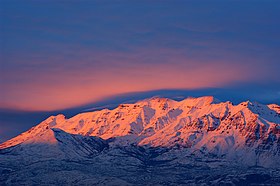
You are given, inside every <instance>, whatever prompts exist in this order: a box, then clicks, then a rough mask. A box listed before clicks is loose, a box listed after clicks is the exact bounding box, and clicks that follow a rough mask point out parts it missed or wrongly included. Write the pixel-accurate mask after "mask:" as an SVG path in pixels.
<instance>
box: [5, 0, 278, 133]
mask: <svg viewBox="0 0 280 186" xmlns="http://www.w3.org/2000/svg"><path fill="white" fill-rule="evenodd" d="M0 4H1V6H0V10H1V12H0V13H1V18H0V21H1V30H0V31H1V35H0V41H1V43H0V60H1V61H0V73H1V74H0V88H1V92H0V108H1V113H0V117H1V118H0V119H1V120H0V125H1V128H2V130H1V133H2V134H3V133H9V132H8V131H10V132H11V131H13V133H18V132H19V131H22V130H24V129H27V128H28V127H30V126H32V125H34V124H36V122H38V120H41V119H43V118H44V117H43V115H44V116H45V115H47V114H49V113H56V112H58V111H59V112H64V111H65V112H66V111H67V110H69V109H70V110H71V109H74V110H75V111H77V112H78V111H80V110H79V109H84V108H85V106H89V107H91V106H95V105H96V103H103V101H104V100H111V102H114V101H113V100H112V99H111V98H115V97H116V95H129V96H128V98H127V99H129V98H130V97H131V95H132V94H134V95H137V96H139V94H138V93H137V94H135V93H136V92H141V93H143V94H141V96H139V97H138V98H139V99H140V98H143V97H145V96H143V95H146V96H153V95H157V94H160V95H162V96H169V97H174V96H175V97H176V96H182V97H187V96H196V95H200V94H201V95H203V94H205V95H210V94H214V95H215V96H216V97H218V98H220V99H222V100H223V99H229V100H236V101H237V102H238V101H243V100H247V99H250V100H255V101H259V102H262V103H271V102H276V103H279V100H280V73H279V69H280V63H279V59H280V52H279V49H280V34H279V33H280V21H279V20H280V19H279V17H280V11H279V10H280V2H279V1H276V0H275V1H272V0H270V1H264V0H263V1H257V0H247V1H229V0H226V1H221V0H220V1H215V0H214V1H201V0H198V1H179V0H177V1H176V0H175V1H167V0H162V1H109V0H108V1H40V2H38V1H19V0H18V1H14V0H11V1H6V0H4V1H1V2H0ZM213 90H215V92H213ZM199 91H200V94H197V92H199ZM145 92H146V93H145ZM134 99H137V97H134ZM117 100H118V101H119V102H121V101H123V100H122V99H117ZM118 101H115V102H118ZM106 104H108V103H107V102H106ZM10 110H13V112H15V113H19V112H22V113H40V114H39V115H40V116H41V115H42V116H41V117H37V119H34V120H31V119H30V121H28V122H20V121H19V122H18V123H17V121H13V122H14V123H15V125H13V127H8V126H9V121H8V119H7V118H9V117H7V116H11V115H9V114H8V115H7V112H8V111H9V112H10ZM2 111H3V112H2ZM44 113H45V114H44ZM46 113H47V114H46ZM73 113H74V112H73ZM15 116H16V115H15ZM26 116H27V115H26ZM31 118H32V117H31ZM21 121H23V119H21ZM27 123H28V124H27ZM17 125H18V127H17ZM4 129H5V130H4ZM11 133H12V132H11ZM2 134H0V135H2ZM8 137H9V135H8Z"/></svg>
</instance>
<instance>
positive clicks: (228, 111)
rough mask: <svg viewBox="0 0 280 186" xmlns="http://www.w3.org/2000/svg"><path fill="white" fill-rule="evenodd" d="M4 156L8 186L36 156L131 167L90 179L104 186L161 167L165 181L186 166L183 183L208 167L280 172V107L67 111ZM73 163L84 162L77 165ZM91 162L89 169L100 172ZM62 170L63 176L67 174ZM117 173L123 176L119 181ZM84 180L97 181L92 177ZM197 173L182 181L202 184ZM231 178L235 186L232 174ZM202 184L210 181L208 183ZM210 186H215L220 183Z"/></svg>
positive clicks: (195, 105)
mask: <svg viewBox="0 0 280 186" xmlns="http://www.w3.org/2000/svg"><path fill="white" fill-rule="evenodd" d="M0 159H1V160H0V170H1V167H2V169H3V170H2V171H4V173H5V174H6V175H7V177H6V178H5V179H3V181H4V182H5V183H8V184H10V183H12V181H13V179H15V176H16V175H18V172H20V171H23V170H24V171H27V170H26V168H18V166H17V165H16V164H15V162H19V161H22V160H24V161H23V164H24V165H26V166H29V165H31V164H32V165H33V164H34V161H35V159H37V160H38V161H39V162H40V163H39V165H40V166H43V165H46V162H56V163H55V164H59V165H61V162H64V161H67V162H69V161H71V162H72V163H71V166H72V167H77V166H78V165H77V164H79V166H82V165H80V164H81V162H89V164H90V165H92V166H93V167H95V168H97V170H98V171H101V172H102V171H105V172H106V170H107V171H108V170H112V171H117V172H118V170H119V168H120V165H121V166H124V167H125V168H124V169H125V170H122V171H119V172H118V173H115V172H114V173H112V174H107V173H103V174H100V175H103V176H101V177H102V178H98V179H97V178H96V179H95V178H94V180H92V179H90V180H91V181H93V182H94V183H95V182H96V183H99V181H100V180H103V179H105V177H106V179H109V181H108V180H107V182H104V183H106V184H116V183H119V184H124V185H125V184H130V183H132V184H138V181H139V180H138V179H137V178H135V180H134V181H133V180H131V178H128V175H127V171H128V172H129V171H132V172H133V171H135V173H136V172H138V171H140V172H141V171H144V172H145V174H144V173H143V175H146V173H147V175H149V174H148V173H149V171H151V172H153V171H155V170H158V169H160V170H161V171H162V172H163V173H162V175H163V176H164V175H165V174H168V170H170V171H171V170H172V169H173V170H175V169H176V170H177V169H178V170H177V171H178V172H176V175H177V173H178V174H179V175H177V176H178V177H175V178H172V179H171V180H170V183H174V184H175V183H178V180H180V179H182V178H181V177H184V176H182V175H180V174H184V170H185V169H188V168H190V167H192V168H193V169H194V171H198V172H199V171H201V169H200V168H202V167H204V168H205V167H206V168H207V169H209V167H211V168H213V169H218V168H221V167H229V168H228V170H231V172H232V169H233V167H234V168H236V167H239V169H240V170H242V168H240V167H243V168H244V167H245V168H246V167H251V166H254V167H256V166H257V167H265V168H266V169H272V170H276V169H279V168H280V163H279V160H280V107H279V106H278V105H276V104H271V105H262V104H259V103H252V102H249V101H247V102H242V103H240V104H238V105H234V104H232V103H231V102H220V101H218V100H216V99H214V98H213V97H211V96H208V97H200V98H187V99H185V100H182V101H174V100H171V99H167V98H158V97H155V98H151V99H146V100H142V101H139V102H136V103H135V104H122V105H119V106H118V107H117V108H115V109H113V110H108V109H104V110H100V111H94V112H86V113H81V114H78V115H76V116H74V117H72V118H69V119H67V118H65V116H64V115H61V114H60V115H57V116H51V117H49V118H48V119H46V120H45V121H43V122H41V123H40V124H39V125H37V126H35V127H33V128H31V129H30V130H28V131H27V132H24V133H22V134H21V135H19V136H17V137H15V138H13V139H11V140H8V141H6V142H4V143H3V144H1V145H0ZM3 160H4V161H3ZM42 162H44V163H43V164H42ZM73 162H76V164H75V165H72V164H73ZM82 164H83V163H82ZM89 164H87V165H84V167H86V170H88V171H89V172H92V169H91V168H89V167H88V165H89ZM64 166H66V164H65V163H63V166H62V167H64ZM79 166H78V167H79ZM96 166H97V167H96ZM35 167H36V166H35ZM50 167H52V166H50ZM100 167H103V168H100ZM163 167H164V168H163ZM197 167H200V168H197ZM33 168H34V167H33ZM36 168H37V169H38V166H37V167H36ZM31 169H32V168H31ZM76 169H77V168H75V169H74V170H75V171H77V170H76ZM103 169H104V170H103ZM142 169H143V170H142ZM149 169H151V170H149ZM32 170H33V169H32ZM59 170H60V171H59V175H60V174H61V173H62V172H64V171H65V170H64V169H59ZM246 170H247V168H246ZM71 171H73V170H72V168H71ZM147 171H148V172H147ZM185 171H187V170H185ZM187 172H188V171H187ZM206 172H207V171H205V172H204V173H203V174H205V173H206ZM257 172H262V169H261V168H259V169H258V170H257ZM253 173H254V174H255V172H254V171H253ZM119 174H121V175H122V176H123V178H122V179H120V178H119V177H118V176H120V175H119ZM192 174H193V173H191V174H190V175H192ZM23 175H24V174H23ZM39 175H40V176H39ZM95 175H96V174H95ZM100 175H99V176H100ZM104 175H105V177H104ZM114 175H118V176H117V177H118V179H116V176H114ZM228 175H230V174H227V176H228ZM238 175H241V173H239V174H238ZM246 175H247V174H244V176H245V177H246ZM261 175H263V174H260V175H258V177H261ZM41 176H42V175H41V174H40V173H39V174H38V176H33V177H34V179H31V180H33V181H34V182H26V184H30V183H31V184H32V183H40V182H39V181H38V180H37V181H36V179H39V180H40V178H41ZM79 176H82V177H83V176H84V177H86V178H87V179H89V178H88V177H87V176H88V175H85V173H81V174H79ZM158 176H159V177H160V178H159V177H158ZM196 176H197V175H194V177H192V178H193V179H189V180H188V179H187V180H188V182H183V181H182V184H187V183H196V184H197V183H199V182H195V177H196ZM268 176H269V177H270V182H269V183H274V181H275V179H276V181H277V179H278V177H277V176H276V177H275V176H272V175H271V174H270V175H268ZM156 177H157V178H156V179H155V180H154V181H152V182H151V183H159V184H160V182H157V181H160V180H161V181H162V183H166V179H167V178H163V177H161V176H160V174H159V175H157V176H156ZM62 178H63V176H62V177H61V179H62ZM22 179H24V178H22ZM224 179H225V180H228V181H229V182H230V183H232V180H231V178H230V177H229V178H227V179H226V177H225V178H224ZM246 179H247V178H246ZM246 179H245V180H246ZM78 180H79V184H83V182H81V180H80V179H78ZM190 180H192V181H193V182H192V181H190ZM201 180H204V181H202V183H205V179H204V178H203V179H201ZM103 181H104V180H103ZM146 181H147V180H146ZM185 181H186V180H185ZM196 181H199V180H196ZM210 181H211V180H210ZM0 182H1V180H0ZM46 183H49V182H46ZM59 183H60V184H62V183H68V182H66V181H65V180H64V181H61V182H59ZM69 183H73V182H71V181H70V182H69ZM85 183H87V182H85ZM143 183H146V182H143ZM209 183H211V184H214V183H215V180H212V181H211V182H209Z"/></svg>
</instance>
